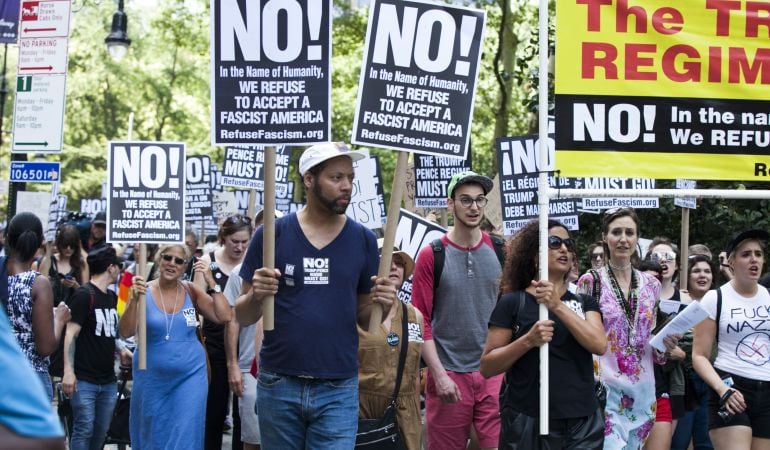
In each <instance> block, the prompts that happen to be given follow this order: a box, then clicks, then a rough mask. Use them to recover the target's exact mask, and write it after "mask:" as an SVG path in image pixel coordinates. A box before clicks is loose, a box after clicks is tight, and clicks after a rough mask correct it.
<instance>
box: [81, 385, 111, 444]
mask: <svg viewBox="0 0 770 450" xmlns="http://www.w3.org/2000/svg"><path fill="white" fill-rule="evenodd" d="M117 399H118V391H117V385H116V384H115V383H107V384H94V383H89V382H87V381H82V380H78V384H77V391H76V392H75V394H73V395H72V399H71V400H70V403H71V404H72V419H73V420H72V438H71V439H70V449H71V450H99V449H101V448H102V447H103V445H104V437H105V436H106V435H107V430H108V429H109V428H110V422H111V421H112V411H113V410H114V409H115V402H116V401H117Z"/></svg>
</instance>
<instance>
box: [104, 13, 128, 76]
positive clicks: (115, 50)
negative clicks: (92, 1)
mask: <svg viewBox="0 0 770 450" xmlns="http://www.w3.org/2000/svg"><path fill="white" fill-rule="evenodd" d="M104 43H105V44H107V50H108V51H109V52H110V56H112V59H114V60H116V61H119V60H120V59H122V58H123V57H124V56H126V52H128V46H129V45H131V39H130V38H129V37H128V16H126V13H125V12H124V11H123V0H118V10H117V11H115V14H113V15H112V27H110V34H108V35H107V37H106V38H105V39H104Z"/></svg>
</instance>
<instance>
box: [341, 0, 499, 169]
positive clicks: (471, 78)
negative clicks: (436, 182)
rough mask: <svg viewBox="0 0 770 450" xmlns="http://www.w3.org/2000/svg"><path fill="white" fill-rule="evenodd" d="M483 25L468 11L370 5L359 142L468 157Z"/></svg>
mask: <svg viewBox="0 0 770 450" xmlns="http://www.w3.org/2000/svg"><path fill="white" fill-rule="evenodd" d="M485 20H486V15H485V13H484V11H480V10H475V9H470V8H462V7H457V6H451V5H442V4H434V3H424V2H421V1H415V0H379V1H374V2H372V5H371V6H370V7H369V25H368V27H367V32H366V43H365V44H364V52H365V53H364V64H363V65H362V66H361V75H360V80H359V83H358V87H359V89H358V100H357V102H356V113H355V116H354V120H353V143H355V144H363V145H372V146H376V147H383V148H391V149H395V150H404V151H413V152H418V153H426V154H434V155H438V156H445V155H449V156H454V157H460V158H465V156H466V151H467V146H468V139H469V137H470V123H471V114H472V111H473V102H474V94H475V87H476V75H477V68H478V67H480V59H481V42H482V40H483V37H484V25H485Z"/></svg>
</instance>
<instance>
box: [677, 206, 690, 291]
mask: <svg viewBox="0 0 770 450" xmlns="http://www.w3.org/2000/svg"><path fill="white" fill-rule="evenodd" d="M680 242H681V244H682V246H681V247H680V248H679V250H680V251H679V289H685V290H686V289H687V279H688V278H689V276H688V274H687V261H688V256H689V255H688V253H689V252H690V251H689V248H690V208H682V235H681V240H680Z"/></svg>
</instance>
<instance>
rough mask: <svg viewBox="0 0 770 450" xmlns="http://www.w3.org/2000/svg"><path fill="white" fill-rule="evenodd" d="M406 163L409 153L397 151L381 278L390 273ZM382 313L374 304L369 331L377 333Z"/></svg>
mask: <svg viewBox="0 0 770 450" xmlns="http://www.w3.org/2000/svg"><path fill="white" fill-rule="evenodd" d="M408 163H409V153H408V152H398V159H397V160H396V170H395V175H394V176H393V187H392V188H391V191H390V202H389V203H388V219H387V222H386V223H385V225H386V226H385V236H384V239H383V243H382V254H381V255H380V267H379V269H378V270H377V276H379V277H381V278H386V277H387V276H388V274H389V273H390V261H391V258H392V256H393V244H395V242H396V230H397V229H398V226H397V225H398V217H399V215H400V214H401V197H402V196H403V195H404V185H406V167H407V164H408ZM382 314H383V310H382V307H381V306H379V305H374V308H372V314H371V315H370V316H369V332H370V333H374V334H379V332H380V323H381V322H382Z"/></svg>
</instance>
